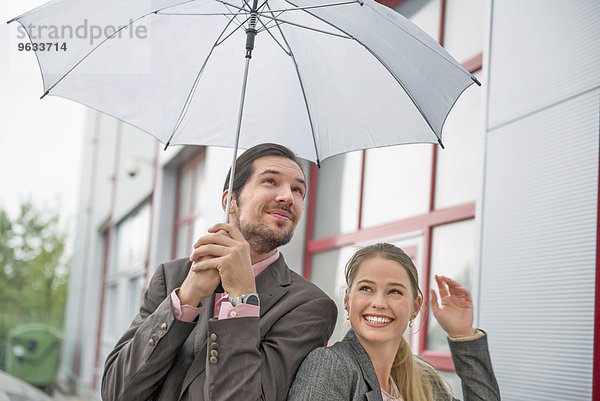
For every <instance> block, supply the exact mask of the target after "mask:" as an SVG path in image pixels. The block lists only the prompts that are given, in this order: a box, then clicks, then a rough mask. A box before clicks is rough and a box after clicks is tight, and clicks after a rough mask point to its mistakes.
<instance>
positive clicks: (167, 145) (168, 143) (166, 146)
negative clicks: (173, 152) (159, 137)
mask: <svg viewBox="0 0 600 401" xmlns="http://www.w3.org/2000/svg"><path fill="white" fill-rule="evenodd" d="M170 144H171V141H169V142H167V144H166V145H165V148H164V149H163V151H165V150H167V148H168V147H169V145H170Z"/></svg>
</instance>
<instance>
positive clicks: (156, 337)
mask: <svg viewBox="0 0 600 401" xmlns="http://www.w3.org/2000/svg"><path fill="white" fill-rule="evenodd" d="M150 338H151V339H152V341H154V342H156V341H158V335H157V334H152V336H151V337H150Z"/></svg>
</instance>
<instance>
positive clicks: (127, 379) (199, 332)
mask: <svg viewBox="0 0 600 401" xmlns="http://www.w3.org/2000/svg"><path fill="white" fill-rule="evenodd" d="M228 185H229V174H228V175H227V178H226V181H225V185H224V189H223V196H222V204H223V207H224V206H225V202H226V198H227V191H228V190H227V188H228ZM305 193H306V183H305V178H304V174H303V172H302V169H301V168H300V166H299V164H298V161H297V160H296V158H295V155H294V154H293V153H292V152H291V151H290V150H289V149H287V148H285V147H283V146H280V145H274V144H265V145H258V146H255V147H253V148H251V149H249V150H247V151H246V152H244V153H243V154H242V155H241V156H240V157H238V159H237V172H236V176H235V178H234V184H233V191H232V202H231V209H230V223H229V224H226V223H219V224H216V225H214V226H213V227H211V228H210V229H209V230H208V231H209V234H208V235H206V236H204V237H202V238H200V239H199V240H198V241H197V242H196V244H195V245H194V247H195V249H194V251H193V253H192V256H191V257H190V258H189V260H188V259H178V260H175V261H171V262H167V263H164V264H162V265H160V266H159V267H158V269H157V271H156V273H155V274H154V277H153V278H152V280H151V282H150V284H149V287H148V290H147V291H146V293H145V296H144V300H143V302H142V306H141V307H140V313H139V314H138V316H136V318H135V319H134V320H133V322H132V324H131V326H130V327H129V329H128V330H127V331H126V332H125V334H124V335H123V337H121V339H120V340H119V342H118V343H117V345H116V346H115V348H114V350H113V351H112V352H111V353H110V354H109V356H108V358H107V360H106V364H105V368H104V376H103V379H102V397H103V400H104V401H117V400H118V401H134V400H148V399H150V400H160V401H169V400H207V401H208V400H211V401H215V400H285V398H286V396H287V393H288V389H289V387H290V385H291V382H292V380H293V379H294V375H295V373H296V370H297V369H298V367H299V365H300V362H302V360H303V358H304V357H305V356H306V354H308V352H310V351H311V350H312V349H313V348H316V347H318V346H322V345H324V344H325V343H326V342H327V339H328V338H329V336H330V335H331V333H332V331H333V327H334V325H335V321H336V316H337V310H336V306H335V303H334V302H333V301H332V300H331V299H329V298H328V297H327V295H325V293H323V292H322V291H321V290H320V289H319V288H318V287H316V286H315V285H314V284H312V283H310V282H309V281H308V280H305V279H304V278H302V277H301V276H299V275H298V274H296V273H294V272H293V271H291V270H290V269H289V268H288V267H287V265H286V263H285V261H284V259H283V256H282V255H280V254H279V251H278V249H277V247H279V246H280V245H283V244H285V243H287V242H288V241H289V240H290V239H291V237H292V235H293V232H294V229H295V227H296V225H297V223H298V220H299V219H300V216H301V214H302V208H303V207H302V201H303V198H304V195H305ZM219 282H221V283H222V286H223V289H224V290H225V291H226V294H227V295H226V296H225V297H224V298H222V299H218V300H217V301H215V296H216V297H217V298H219V295H220V294H217V295H214V294H213V292H214V290H215V288H216V287H217V286H218V284H219Z"/></svg>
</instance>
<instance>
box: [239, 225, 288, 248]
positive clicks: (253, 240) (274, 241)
mask: <svg viewBox="0 0 600 401" xmlns="http://www.w3.org/2000/svg"><path fill="white" fill-rule="evenodd" d="M238 228H239V230H240V232H241V233H242V235H243V236H244V239H245V240H246V241H247V242H248V244H250V249H252V251H253V252H256V253H263V254H264V253H269V252H271V251H272V250H273V249H275V248H278V247H280V246H282V245H285V244H287V243H288V242H290V240H291V239H292V236H293V235H294V227H290V228H289V229H288V230H287V231H284V232H283V233H282V234H281V235H280V236H279V237H278V236H277V234H276V233H275V230H273V229H272V228H271V227H269V226H268V225H267V224H266V223H264V222H259V223H254V224H252V223H244V222H243V221H239V223H238Z"/></svg>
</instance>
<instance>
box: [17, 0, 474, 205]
mask: <svg viewBox="0 0 600 401" xmlns="http://www.w3.org/2000/svg"><path fill="white" fill-rule="evenodd" d="M251 1H253V2H252V4H249V3H248V2H247V1H246V0H227V1H224V0H191V1H182V0H147V1H140V0H102V1H100V0H53V1H50V2H48V3H46V4H44V5H42V6H40V7H38V8H36V9H34V10H32V11H29V12H27V13H25V14H23V15H21V16H19V17H16V18H14V19H13V20H11V21H9V22H12V21H18V22H19V23H20V24H21V25H22V27H20V29H24V30H26V31H27V34H28V35H29V37H30V39H31V42H32V46H33V47H34V50H37V51H36V52H35V53H36V56H37V58H38V62H39V65H40V70H41V72H42V77H43V82H44V96H45V95H48V94H50V95H55V96H60V97H64V98H68V99H72V100H75V101H77V102H79V103H83V104H85V105H87V106H89V107H91V108H93V109H96V110H99V111H102V112H104V113H106V114H109V115H111V116H114V117H116V118H118V119H120V120H122V121H125V122H127V123H129V124H131V125H133V126H136V127H138V128H140V129H141V130H143V131H146V132H148V133H149V134H151V135H153V136H154V137H155V138H157V139H158V140H159V141H161V142H162V143H164V144H166V145H167V146H168V145H169V144H173V145H176V144H200V145H214V146H227V147H234V148H235V149H237V147H238V146H240V147H242V148H249V147H251V146H254V145H256V144H259V143H264V142H275V143H279V144H282V145H284V146H286V147H288V148H290V149H292V150H293V151H294V152H295V153H296V154H297V155H298V156H300V157H302V158H304V159H307V160H311V161H315V162H317V163H319V161H321V160H324V159H325V158H327V157H330V156H333V155H336V154H340V153H344V152H349V151H353V150H358V149H367V148H373V147H380V146H388V145H396V144H403V143H423V142H431V143H435V142H439V143H440V144H441V143H442V142H441V138H442V127H443V125H444V121H445V119H446V117H447V115H448V113H449V112H450V109H451V108H452V106H453V105H454V103H455V102H456V100H457V99H458V97H459V96H460V94H461V93H462V92H463V91H464V90H465V89H466V88H467V87H468V86H469V85H471V84H472V83H473V82H476V83H478V84H479V82H477V79H476V78H475V77H474V76H472V75H471V74H469V73H468V72H467V71H466V70H465V69H464V68H463V67H462V66H461V65H460V64H459V63H458V62H457V61H456V60H454V59H453V58H452V57H451V56H450V55H449V54H448V53H447V52H446V51H445V50H444V49H443V48H442V47H441V46H439V45H438V43H437V42H436V41H435V40H433V39H432V38H431V37H429V36H428V35H427V34H426V33H424V32H423V31H421V30H420V29H419V28H417V27H416V26H415V25H414V24H412V23H411V22H410V21H408V20H407V19H405V18H404V17H402V16H401V15H400V14H398V13H396V12H395V11H393V10H391V9H389V8H387V7H385V6H382V5H380V4H378V3H376V2H374V1H373V0H354V1H343V0H337V1H336V0H322V1H318V0H260V1H257V0H251ZM255 39H256V50H255V51H254V52H253V47H254V41H255ZM253 56H254V58H252V57H253ZM244 58H245V63H244V62H242V59H244ZM251 58H252V69H251V71H250V77H249V78H248V73H249V63H250V59H251ZM240 94H241V96H240ZM42 97H43V96H42ZM240 97H241V100H240ZM242 117H243V130H242V131H243V132H242V135H240V130H241V127H242ZM238 141H239V142H238ZM235 155H236V152H234V156H233V158H234V161H235ZM232 168H235V166H233V167H232ZM233 173H234V171H232V174H233ZM231 182H233V180H230V183H231ZM230 193H231V191H230ZM226 216H228V213H226Z"/></svg>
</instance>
